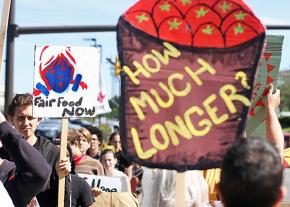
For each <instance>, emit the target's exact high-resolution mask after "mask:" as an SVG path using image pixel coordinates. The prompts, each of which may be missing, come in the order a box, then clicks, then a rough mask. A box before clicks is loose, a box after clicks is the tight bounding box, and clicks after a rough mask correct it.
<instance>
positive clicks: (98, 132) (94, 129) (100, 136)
mask: <svg viewBox="0 0 290 207" xmlns="http://www.w3.org/2000/svg"><path fill="white" fill-rule="evenodd" d="M85 128H86V129H87V130H89V132H90V133H91V134H92V135H93V134H96V135H97V136H98V140H99V142H100V143H102V142H103V133H102V131H101V130H100V129H99V128H98V127H96V126H86V127H85Z"/></svg>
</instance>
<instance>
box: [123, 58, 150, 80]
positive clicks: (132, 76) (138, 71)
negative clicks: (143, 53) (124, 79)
mask: <svg viewBox="0 0 290 207" xmlns="http://www.w3.org/2000/svg"><path fill="white" fill-rule="evenodd" d="M133 65H134V66H135V68H136V71H135V72H132V70H131V69H130V68H129V67H128V66H127V65H124V67H123V70H124V71H125V72H126V73H127V74H128V76H129V78H130V79H131V81H132V82H133V83H134V84H136V85H139V84H140V80H139V79H137V76H138V75H139V74H143V75H144V76H145V77H146V78H150V77H151V74H150V73H149V72H148V71H147V70H145V68H144V67H143V66H142V65H141V64H140V63H139V62H137V61H134V62H133Z"/></svg>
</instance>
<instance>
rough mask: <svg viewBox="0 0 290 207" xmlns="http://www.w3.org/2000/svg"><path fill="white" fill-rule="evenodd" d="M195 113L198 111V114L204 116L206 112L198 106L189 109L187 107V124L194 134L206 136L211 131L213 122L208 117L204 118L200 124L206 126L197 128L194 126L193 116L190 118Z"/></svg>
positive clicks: (185, 118)
mask: <svg viewBox="0 0 290 207" xmlns="http://www.w3.org/2000/svg"><path fill="white" fill-rule="evenodd" d="M194 113H197V115H199V116H202V115H203V114H204V111H203V110H202V109H201V108H199V107H198V106H192V107H190V108H189V109H187V110H186V111H185V113H184V120H185V123H186V126H187V128H188V129H189V131H190V132H191V134H192V135H193V136H196V137H199V136H204V135H206V134H207V133H208V132H209V130H210V128H211V126H212V123H211V122H210V121H209V120H208V119H203V120H201V121H200V122H199V123H198V126H199V127H204V128H203V129H201V130H198V129H196V128H195V127H194V126H193V124H192V121H191V118H190V116H191V115H193V114H194Z"/></svg>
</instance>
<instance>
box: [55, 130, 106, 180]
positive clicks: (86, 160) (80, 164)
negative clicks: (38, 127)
mask: <svg viewBox="0 0 290 207" xmlns="http://www.w3.org/2000/svg"><path fill="white" fill-rule="evenodd" d="M87 132H88V131H87ZM59 136H60V135H59ZM68 144H69V145H70V147H71V149H72V156H73V159H74V164H75V172H76V173H84V174H90V175H104V170H103V167H102V165H101V163H100V162H99V161H98V160H96V159H93V158H91V157H90V156H88V155H86V154H85V152H86V150H85V149H86V148H87V146H89V139H87V138H86V137H85V136H84V135H83V134H82V133H81V132H80V131H79V130H76V129H69V130H68ZM81 150H82V152H83V153H82V152H81Z"/></svg>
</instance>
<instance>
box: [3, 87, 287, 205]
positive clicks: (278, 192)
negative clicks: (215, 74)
mask: <svg viewBox="0 0 290 207" xmlns="http://www.w3.org/2000/svg"><path fill="white" fill-rule="evenodd" d="M32 99H33V97H32V95H31V94H17V95H16V96H15V97H14V98H13V99H12V100H11V101H10V102H9V105H8V109H7V119H8V121H6V119H5V117H4V116H3V115H2V113H0V140H1V146H0V147H1V148H0V149H1V151H0V155H1V158H0V179H1V182H0V202H1V204H3V203H4V204H5V206H40V207H46V206H47V207H54V206H57V200H58V175H59V173H60V171H62V172H64V173H65V175H66V178H65V183H66V184H65V201H64V202H65V206H76V207H79V206H84V207H88V206H101V205H97V204H96V203H97V202H98V199H100V198H104V199H110V200H111V201H112V200H114V199H115V200H116V202H117V200H118V202H121V200H123V203H122V202H121V203H119V206H139V205H140V204H138V201H137V199H136V197H137V196H139V201H140V197H142V196H141V195H142V185H141V183H142V179H143V182H144V181H145V182H147V180H148V179H152V177H151V178H147V177H146V176H145V174H144V175H143V169H144V168H143V167H141V166H139V165H137V164H136V163H133V162H131V161H129V160H128V159H127V157H126V155H125V154H124V153H123V151H122V145H121V137H120V134H119V132H118V128H116V130H115V132H113V133H112V134H111V136H110V137H109V138H108V140H106V139H105V138H104V137H103V134H102V132H101V131H100V129H99V128H97V127H96V126H88V127H86V128H81V129H78V130H77V129H69V130H68V135H67V140H68V146H67V157H66V158H65V159H62V160H60V161H59V154H60V148H59V146H57V145H56V144H55V143H52V142H51V141H50V140H49V139H46V138H45V137H38V136H35V134H34V132H35V130H36V128H37V126H38V124H39V122H40V121H41V119H39V118H36V117H33V116H32ZM279 103H280V94H279V90H277V91H276V92H275V93H273V89H272V87H270V89H269V94H268V96H267V100H266V117H265V119H266V126H267V139H268V141H266V140H264V139H257V140H252V139H245V138H242V139H240V140H239V141H238V142H237V143H235V144H234V145H233V146H232V147H231V148H230V149H229V150H228V152H227V153H226V155H225V158H224V161H223V163H222V167H221V171H216V172H218V173H217V174H218V178H220V179H218V181H215V182H213V184H210V183H209V182H206V181H208V180H207V179H206V176H205V177H204V176H202V175H203V174H204V172H203V173H202V172H198V171H187V174H186V176H187V178H186V179H187V182H186V203H185V204H184V205H182V204H181V205H180V206H195V207H199V206H200V207H203V206H211V205H214V204H212V203H211V202H210V200H211V195H210V189H211V188H214V189H216V191H215V192H216V195H215V200H221V201H222V202H223V203H224V205H225V206H226V207H239V206H248V207H251V206H261V207H271V206H274V205H275V204H277V203H279V201H280V200H281V198H283V195H284V194H285V190H284V187H282V177H283V176H282V174H283V169H282V162H281V160H282V159H283V142H284V137H283V132H282V129H281V127H280V124H279V121H278V118H277V115H276V113H275V109H276V108H277V107H278V106H279ZM59 137H60V134H59V135H58V138H59ZM281 158H282V159H281ZM152 172H153V174H154V176H155V180H154V182H152V185H151V187H150V189H149V190H150V191H148V189H146V190H147V192H146V190H145V189H144V192H143V193H144V194H146V193H147V194H148V195H147V196H150V197H151V199H149V200H150V202H146V201H144V202H142V203H141V206H149V207H151V206H152V207H155V206H161V207H162V206H164V207H165V206H168V207H170V206H175V205H176V203H175V196H174V195H175V175H176V172H174V171H166V170H155V171H154V170H153V171H152ZM220 172H221V175H220ZM78 173H81V174H88V175H101V176H110V177H120V178H124V179H125V180H126V183H125V185H127V187H128V188H127V189H128V192H127V195H125V196H124V194H123V195H121V196H120V197H114V196H115V195H110V197H102V194H103V192H102V190H101V189H99V188H97V187H95V186H93V187H92V188H91V186H90V185H89V184H88V183H87V182H86V181H85V180H84V179H83V178H81V177H79V176H78ZM219 182H220V184H219ZM3 186H4V187H5V188H3ZM132 193H134V194H132ZM134 195H136V196H134ZM143 197H144V195H143ZM145 200H146V199H145ZM147 200H148V199H147ZM126 203H127V204H126ZM129 203H130V204H129ZM103 205H105V204H103Z"/></svg>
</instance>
